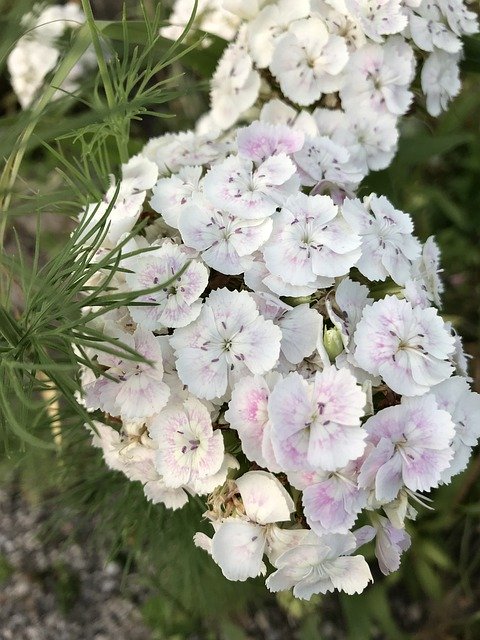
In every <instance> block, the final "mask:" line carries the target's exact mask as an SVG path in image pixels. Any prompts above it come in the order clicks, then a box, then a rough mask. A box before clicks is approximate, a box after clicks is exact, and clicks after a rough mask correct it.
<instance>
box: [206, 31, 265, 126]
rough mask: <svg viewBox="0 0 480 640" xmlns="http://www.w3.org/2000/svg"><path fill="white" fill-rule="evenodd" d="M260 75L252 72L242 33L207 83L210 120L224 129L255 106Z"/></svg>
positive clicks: (250, 60)
mask: <svg viewBox="0 0 480 640" xmlns="http://www.w3.org/2000/svg"><path fill="white" fill-rule="evenodd" d="M259 92H260V75H259V73H258V71H255V70H254V69H253V64H252V59H251V58H250V56H249V54H248V52H247V47H246V43H245V31H243V32H242V31H240V33H239V36H238V37H237V40H236V41H235V42H234V43H232V44H230V45H229V46H228V47H227V48H226V49H225V51H224V52H223V54H222V57H221V58H220V61H219V63H218V66H217V68H216V70H215V73H214V74H213V77H212V80H211V83H210V102H211V111H212V118H213V120H214V121H215V122H216V124H217V125H218V126H219V127H221V128H222V129H227V128H228V127H230V126H231V125H232V124H234V123H235V121H236V120H237V119H238V117H239V116H240V115H241V114H242V113H243V112H244V111H246V110H247V109H249V108H250V107H251V106H252V105H253V104H254V102H255V100H256V99H257V97H258V94H259Z"/></svg>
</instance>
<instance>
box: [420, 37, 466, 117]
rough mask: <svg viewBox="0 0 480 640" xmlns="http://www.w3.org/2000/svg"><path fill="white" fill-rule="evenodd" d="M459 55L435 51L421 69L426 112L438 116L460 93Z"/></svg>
mask: <svg viewBox="0 0 480 640" xmlns="http://www.w3.org/2000/svg"><path fill="white" fill-rule="evenodd" d="M459 60H460V56H459V55H454V54H453V55H452V54H449V53H446V52H445V51H440V50H435V51H434V52H433V53H431V54H430V55H429V56H428V58H427V59H426V61H425V63H424V65H423V67H422V75H421V81H422V90H423V92H424V93H425V96H426V98H427V111H428V113H429V114H430V115H432V116H438V115H440V113H441V112H442V111H445V110H446V109H447V107H448V103H449V102H450V100H451V99H452V98H454V97H455V96H457V95H458V94H459V93H460V89H461V83H460V70H459Z"/></svg>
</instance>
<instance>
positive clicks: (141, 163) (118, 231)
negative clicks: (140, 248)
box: [80, 156, 158, 246]
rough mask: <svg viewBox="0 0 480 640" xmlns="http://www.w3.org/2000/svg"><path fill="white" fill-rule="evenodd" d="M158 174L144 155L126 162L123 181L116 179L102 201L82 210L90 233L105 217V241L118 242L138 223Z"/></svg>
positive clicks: (82, 215)
mask: <svg viewBox="0 0 480 640" xmlns="http://www.w3.org/2000/svg"><path fill="white" fill-rule="evenodd" d="M157 177H158V169H157V167H156V166H155V164H154V163H153V162H151V161H150V160H148V159H147V158H144V157H142V156H134V157H133V158H131V159H130V160H129V162H128V163H127V164H124V165H122V180H121V182H120V184H119V185H118V186H115V184H114V183H113V184H112V186H111V187H110V189H109V190H108V191H107V193H106V194H105V197H104V198H103V200H102V201H101V202H98V203H95V204H89V205H87V207H85V208H84V210H83V212H82V213H81V214H80V222H81V223H82V224H83V225H84V234H85V235H86V234H87V233H89V231H91V229H92V228H93V227H94V226H95V225H96V224H98V223H99V222H100V221H101V220H102V218H104V217H105V223H106V227H107V232H106V234H105V238H104V240H103V244H104V245H106V246H115V245H116V244H117V243H118V242H119V241H120V238H121V237H122V236H123V235H125V234H127V233H129V232H130V231H131V230H132V229H133V227H134V226H135V223H136V222H137V220H138V218H139V216H140V214H141V212H142V206H143V203H144V201H145V197H146V193H147V190H148V189H151V187H153V185H154V184H155V182H156V180H157ZM112 181H113V178H112Z"/></svg>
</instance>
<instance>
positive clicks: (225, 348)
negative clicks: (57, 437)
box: [82, 0, 480, 599]
mask: <svg viewBox="0 0 480 640" xmlns="http://www.w3.org/2000/svg"><path fill="white" fill-rule="evenodd" d="M398 4H400V3H398ZM289 6H290V7H291V5H289ZM301 6H302V5H301V3H295V7H296V9H295V10H297V9H299V8H300V7H301ZM348 6H349V7H350V6H352V7H353V6H355V7H357V10H358V15H359V18H358V20H359V24H365V29H366V28H367V26H368V29H369V33H373V34H376V33H378V29H379V28H380V27H379V26H378V24H376V22H375V21H370V20H368V19H367V18H368V15H369V14H368V11H367V9H368V6H370V5H369V4H368V3H361V2H358V3H354V2H350V3H348ZM380 6H381V7H383V6H385V11H386V15H388V16H393V17H392V20H391V25H393V26H391V27H389V28H392V29H393V28H396V27H395V25H396V24H397V22H396V21H395V20H396V18H395V16H397V13H398V16H397V17H398V20H399V21H400V23H402V24H403V18H402V19H401V16H403V15H404V14H403V13H402V12H397V13H396V12H395V11H393V10H391V7H392V6H393V7H394V6H396V3H395V2H392V1H390V0H389V1H388V2H385V3H383V4H381V5H380ZM267 8H270V9H271V10H273V9H275V10H276V5H268V7H267ZM261 15H262V14H261V13H259V16H261ZM282 15H284V14H282ZM382 15H383V14H382ZM362 16H363V17H362ZM394 18H395V20H394ZM262 19H263V18H262ZM302 20H304V18H299V21H300V22H299V23H298V27H296V30H295V31H291V32H289V33H291V35H290V36H288V35H287V36H285V37H291V38H293V37H296V36H295V33H300V32H302V33H305V29H307V27H308V24H310V23H307V25H305V24H304V22H302ZM370 22H371V24H370ZM383 23H384V21H382V20H380V22H379V24H380V25H381V24H383ZM389 24H390V23H389ZM320 32H321V30H320ZM338 37H339V36H338ZM274 40H275V39H274V38H273V41H272V48H273V49H275V42H274ZM319 42H320V40H319ZM333 42H334V43H335V42H337V40H333ZM388 42H390V43H391V42H392V40H389V41H387V43H384V44H379V45H376V44H375V45H371V46H374V47H376V46H379V47H381V48H382V50H388V47H389V46H397V45H396V44H395V45H392V44H388ZM404 44H405V43H404ZM335 46H337V45H335ZM339 46H340V45H339ZM342 46H343V45H342ZM405 46H406V45H405ZM284 47H286V44H284ZM284 47H282V49H283V48H284ZM346 55H347V54H346ZM348 55H350V54H348ZM351 56H352V57H353V54H351ZM333 58H334V59H335V60H336V61H337V62H338V60H339V59H340V58H339V56H338V53H336V54H335V55H334V56H333ZM333 58H332V59H333ZM351 60H352V58H350V63H349V66H350V64H353V63H352V62H351ZM297 75H298V74H297ZM330 75H331V76H332V77H333V75H332V74H330ZM325 78H326V76H325V77H324V80H325V82H327V80H328V82H329V83H331V79H330V78H329V79H325ZM328 86H329V87H330V86H332V84H329V85H328ZM289 110H290V107H286V106H285V105H283V104H279V103H278V102H276V101H274V102H269V103H267V104H266V105H265V106H264V108H263V110H262V112H261V116H260V119H259V120H256V121H254V122H252V123H251V124H250V125H248V126H245V127H241V128H238V129H236V130H233V131H229V132H228V133H227V134H222V135H220V136H218V137H216V136H214V135H213V134H210V135H209V134H208V133H205V134H195V133H192V132H187V133H181V134H176V135H174V134H167V135H165V136H162V137H161V138H156V139H153V140H151V141H150V142H149V143H148V144H147V145H146V146H145V148H144V150H143V151H142V153H141V154H140V155H138V156H135V157H134V158H132V159H131V160H130V162H129V163H128V164H126V165H124V166H123V170H122V180H121V182H120V184H118V185H117V186H116V187H115V186H112V187H111V189H110V190H109V192H108V193H107V195H106V197H105V199H104V200H103V201H102V202H101V203H98V205H96V206H95V205H91V206H89V207H88V208H87V209H86V210H85V211H84V212H83V214H82V216H83V217H85V216H88V217H89V224H92V223H93V222H94V221H95V220H98V219H100V216H101V215H104V216H106V224H107V228H106V232H105V234H104V237H105V240H104V249H105V250H108V249H110V248H112V247H115V246H118V245H119V243H123V244H122V248H121V251H122V259H121V267H122V268H121V269H120V270H118V272H117V273H116V274H115V278H114V279H113V280H112V281H111V282H110V286H115V287H117V288H118V289H119V290H121V291H126V292H130V293H131V294H132V303H131V304H130V305H129V306H128V307H124V308H121V309H119V310H118V311H117V312H115V313H113V312H110V313H109V314H106V315H105V316H100V317H99V318H98V320H97V322H98V323H101V328H102V329H103V331H104V332H105V333H106V334H108V335H109V336H110V337H111V338H114V339H118V341H119V343H121V344H125V345H127V346H128V347H130V348H131V349H134V350H135V351H137V352H138V353H139V354H140V355H141V356H143V357H144V360H142V361H132V360H129V359H125V358H123V357H121V355H119V354H116V355H113V354H112V350H111V349H110V350H109V351H108V352H106V353H104V352H102V351H99V352H97V353H92V354H91V355H92V357H96V359H97V361H98V364H99V366H101V367H102V370H103V371H104V372H105V374H106V375H104V376H103V375H102V376H100V377H95V376H94V374H93V373H92V372H91V371H89V370H86V371H85V373H84V381H83V391H84V402H85V405H86V407H87V409H88V410H91V411H95V418H96V419H97V420H98V422H97V423H96V429H95V435H94V444H95V445H96V446H98V447H101V449H102V450H103V455H104V458H105V461H106V462H107V464H108V465H109V466H110V467H111V468H113V469H117V470H120V471H122V472H123V473H124V474H125V475H126V476H127V477H128V478H130V479H131V480H134V481H139V482H141V483H142V485H143V488H144V492H145V495H146V496H147V498H148V499H149V500H151V501H152V502H154V503H159V502H162V503H164V504H165V505H166V506H167V507H169V508H172V509H176V508H179V507H182V506H183V505H184V504H186V503H187V502H188V499H189V496H205V502H206V505H207V510H206V513H205V517H206V518H207V520H208V521H209V522H210V523H211V525H212V528H213V532H212V533H213V535H212V537H209V536H207V535H206V534H205V533H197V534H196V535H195V542H196V544H197V545H198V546H200V547H201V548H202V549H205V550H206V551H207V552H208V553H210V554H211V556H212V558H213V561H214V562H216V563H217V564H218V565H219V566H220V568H221V570H222V572H223V574H224V575H225V577H226V578H228V579H229V580H246V579H247V578H250V577H255V576H258V575H259V574H265V573H266V572H267V568H266V564H265V558H267V559H268V561H269V563H270V565H272V566H273V568H274V571H273V572H271V573H270V575H269V576H268V578H267V580H266V584H267V587H268V588H269V589H270V590H272V591H278V590H283V589H291V588H293V593H294V595H295V596H297V597H299V598H306V599H308V598H310V597H311V595H312V594H315V593H325V592H327V591H332V590H335V589H337V590H342V591H345V592H346V593H349V594H352V593H359V592H361V591H362V590H363V589H364V588H365V587H366V586H367V584H368V583H369V581H371V580H372V576H371V573H370V568H369V566H368V564H367V562H366V560H365V557H364V556H363V555H362V554H361V553H360V552H359V550H360V549H361V547H362V545H364V544H366V543H367V542H370V541H372V540H375V553H376V556H377V558H378V562H379V567H380V570H381V571H382V572H383V573H385V574H387V573H389V572H391V571H394V570H396V569H397V568H398V566H399V563H400V557H401V554H402V553H403V552H404V551H405V550H406V549H407V548H408V547H409V544H410V538H409V535H408V533H407V532H406V530H405V520H406V519H408V518H414V517H415V513H416V512H415V509H414V507H413V502H415V501H421V496H419V492H425V491H429V490H430V489H432V488H435V487H437V486H439V485H440V484H442V483H447V482H449V481H450V479H451V478H452V476H453V475H455V474H457V473H459V472H460V471H461V470H462V469H463V468H464V467H465V466H466V464H467V461H468V458H469V455H470V452H471V449H472V447H473V446H474V445H475V444H476V442H477V439H478V437H479V436H480V396H479V395H478V394H476V393H473V392H472V391H471V390H470V388H469V384H468V378H467V377H466V374H465V372H464V356H463V352H462V349H461V344H460V342H459V339H458V338H457V337H456V336H455V335H454V333H453V331H452V329H451V327H450V325H448V324H447V323H446V322H445V321H444V320H443V319H442V317H441V316H440V315H439V313H438V309H437V307H438V306H439V305H440V302H441V293H442V283H441V281H440V278H439V252H438V248H437V246H436V244H435V241H434V240H433V238H429V239H428V240H427V242H426V243H424V244H422V243H421V242H420V241H419V240H418V239H417V238H416V237H415V235H414V229H413V224H412V220H411V218H410V216H409V215H408V214H407V213H404V212H402V211H399V210H397V209H396V208H395V207H394V206H393V205H392V204H391V203H390V202H389V201H388V200H387V199H386V198H385V197H382V196H377V195H376V194H371V195H370V196H368V197H365V198H364V199H363V200H360V199H358V198H355V196H354V194H353V193H352V192H353V191H354V190H355V188H356V186H357V184H358V182H359V180H360V177H361V176H359V173H361V172H359V171H358V165H357V166H356V165H355V162H352V160H351V157H349V154H346V153H344V152H343V151H342V147H341V146H340V145H337V143H336V142H334V141H333V140H332V139H331V138H330V137H328V136H323V137H322V136H320V137H316V138H315V137H313V138H312V137H311V136H309V135H308V134H307V133H306V129H305V127H304V126H303V125H302V124H301V123H300V124H299V120H300V121H301V120H302V118H300V116H299V118H297V119H295V118H294V119H292V118H290V116H289ZM329 113H330V112H329ZM307 115H308V114H307ZM307 115H305V118H304V119H303V122H313V121H314V120H315V118H314V117H313V116H312V117H311V116H308V118H307ZM317 115H318V114H317ZM336 115H338V114H335V113H334V114H333V116H334V117H336ZM140 217H142V219H143V220H147V221H148V223H147V224H146V226H143V228H142V231H141V232H140V233H139V234H137V235H136V236H135V235H134V232H135V228H136V227H135V225H136V223H137V221H138V220H139V218H140ZM132 233H133V235H132ZM127 240H128V241H127ZM104 249H102V250H100V252H99V253H100V254H101V253H102V251H103V250H104ZM96 277H97V278H101V277H102V273H101V272H100V273H98V274H97V275H96ZM137 292H138V297H135V295H136V293H137ZM102 417H103V418H102Z"/></svg>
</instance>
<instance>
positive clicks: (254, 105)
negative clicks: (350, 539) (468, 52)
mask: <svg viewBox="0 0 480 640" xmlns="http://www.w3.org/2000/svg"><path fill="white" fill-rule="evenodd" d="M193 6H194V3H193V0H178V1H177V2H176V4H175V9H174V12H173V14H172V17H171V20H172V22H173V24H174V25H177V26H175V27H173V26H172V27H167V28H166V31H165V34H166V35H169V34H170V35H175V34H177V32H178V30H180V29H181V27H180V26H178V25H180V24H181V25H185V24H186V23H187V21H188V19H189V17H190V14H191V12H192V10H193ZM206 16H208V20H207V19H206ZM196 23H197V26H198V28H200V29H204V30H206V31H210V32H212V33H215V34H217V35H220V36H222V37H223V38H225V39H226V40H228V41H229V42H230V44H229V45H228V46H227V48H226V49H225V51H224V53H223V55H222V57H221V59H220V61H219V63H218V67H217V69H216V71H215V74H214V75H213V78H212V81H211V85H210V97H211V110H210V112H209V113H208V114H207V115H206V116H204V118H203V119H202V120H201V122H200V123H199V127H200V132H201V133H204V132H209V131H213V130H215V129H220V130H226V129H228V128H229V127H231V126H232V125H234V124H235V123H236V122H238V121H239V120H240V121H243V122H245V121H251V120H252V119H253V118H255V117H258V109H259V106H261V105H262V104H263V103H264V102H266V101H268V100H273V99H276V100H277V102H276V103H275V108H273V107H272V111H273V110H274V112H275V115H273V114H272V117H275V119H276V121H282V122H288V121H289V122H293V121H294V120H296V121H297V126H299V127H300V128H302V130H303V131H304V132H305V134H306V135H307V137H308V138H309V140H310V142H311V145H312V153H313V155H314V156H315V157H316V156H317V155H319V154H320V155H322V156H323V155H325V154H328V155H329V156H330V157H331V158H337V159H338V158H348V160H349V164H350V170H351V171H352V173H354V174H355V175H356V176H359V177H360V178H361V177H363V176H365V175H366V174H367V173H368V172H369V171H370V170H378V169H384V168H386V167H387V166H388V165H389V164H390V162H391V160H392V158H393V156H394V154H395V151H396V147H397V141H398V121H399V118H400V117H401V116H402V115H404V114H405V113H407V111H408V110H409V108H410V106H411V104H412V101H413V98H414V92H413V91H412V82H413V80H414V77H415V72H416V68H417V66H418V67H419V69H418V71H419V75H420V83H421V90H422V92H423V94H424V96H425V102H426V108H427V110H428V112H429V113H430V114H431V115H433V116H437V115H439V114H440V112H441V111H442V110H445V109H446V108H447V105H448V103H449V101H450V100H451V98H453V97H454V96H456V95H457V94H458V93H459V91H460V86H461V85H460V79H459V61H460V58H461V54H462V42H461V37H462V36H463V35H466V34H472V33H474V32H476V31H477V30H478V24H477V18H476V14H475V13H474V12H472V11H469V10H468V9H467V7H466V6H465V4H464V2H463V0H451V1H450V0H448V1H447V0H380V1H379V2H372V1H371V0H297V1H296V2H291V0H273V1H271V0H250V1H249V2H244V1H239V0H223V3H222V2H221V0H216V1H212V0H205V2H200V3H199V8H198V13H197V18H196ZM226 24H228V25H229V26H228V28H226ZM232 25H236V30H235V35H234V36H233V35H231V34H232ZM417 62H418V65H417ZM417 93H420V92H419V91H417ZM278 99H280V100H281V102H279V101H278ZM306 149H307V148H306ZM340 161H341V162H343V160H340ZM313 178H314V179H315V176H313Z"/></svg>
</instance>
